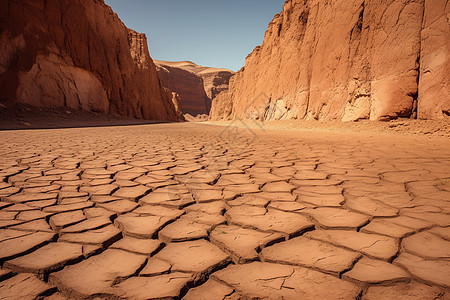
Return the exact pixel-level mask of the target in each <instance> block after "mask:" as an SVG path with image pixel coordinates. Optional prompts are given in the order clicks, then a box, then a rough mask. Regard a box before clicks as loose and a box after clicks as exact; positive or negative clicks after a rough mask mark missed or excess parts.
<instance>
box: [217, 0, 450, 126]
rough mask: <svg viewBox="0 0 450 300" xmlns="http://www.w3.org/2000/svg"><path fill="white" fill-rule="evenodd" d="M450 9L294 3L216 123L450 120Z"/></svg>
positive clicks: (366, 1) (391, 1)
mask: <svg viewBox="0 0 450 300" xmlns="http://www.w3.org/2000/svg"><path fill="white" fill-rule="evenodd" d="M449 18H450V5H449V4H448V1H446V0H332V1H330V0H287V1H286V2H285V4H284V7H283V11H282V12H281V13H280V14H278V15H276V16H275V17H274V19H273V21H272V22H271V23H270V24H269V28H268V30H267V32H266V35H265V38H264V42H263V44H262V46H258V47H256V48H255V50H254V51H253V52H252V53H251V54H250V55H249V56H248V57H247V59H246V62H245V67H244V68H243V69H241V70H240V71H239V72H238V73H237V74H236V75H235V76H234V77H233V78H232V79H231V81H230V89H229V91H228V92H225V93H221V94H220V95H219V96H218V97H217V98H216V99H215V100H214V101H213V104H212V110H211V113H210V118H211V119H213V120H220V119H246V118H247V119H259V120H281V119H316V120H342V121H355V120H360V119H370V120H383V119H392V118H398V117H408V118H410V117H411V118H416V117H418V118H423V119H440V118H447V117H448V116H449V115H450V90H449V82H450V67H449V66H450V63H449V57H448V53H449V45H450V36H449V23H448V19H449Z"/></svg>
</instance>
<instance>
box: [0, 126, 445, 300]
mask: <svg viewBox="0 0 450 300" xmlns="http://www.w3.org/2000/svg"><path fill="white" fill-rule="evenodd" d="M0 140H1V141H2V147H1V148H0V178H1V182H0V197H1V202H0V263H1V266H2V268H1V270H0V280H1V281H0V299H8V298H9V299H16V298H21V299H33V298H36V297H43V298H45V299H66V298H67V299H73V298H74V299H84V298H107V299H111V298H131V299H172V298H174V299H177V298H183V299H249V298H250V299H252V298H263V299H281V298H283V299H356V298H359V299H361V298H362V299H449V297H450V250H449V249H450V147H449V146H450V143H449V140H448V138H446V137H442V136H431V137H430V136H424V135H403V134H399V133H397V134H389V133H373V134H367V133H364V132H363V133H356V132H354V133H349V134H344V133H342V132H339V131H335V132H333V131H325V130H324V131H318V130H316V131H299V130H292V131H282V130H262V129H255V128H252V127H251V126H248V127H245V126H241V127H240V128H239V127H236V126H211V125H200V124H155V125H142V126H130V127H109V128H82V129H57V130H34V131H4V132H0Z"/></svg>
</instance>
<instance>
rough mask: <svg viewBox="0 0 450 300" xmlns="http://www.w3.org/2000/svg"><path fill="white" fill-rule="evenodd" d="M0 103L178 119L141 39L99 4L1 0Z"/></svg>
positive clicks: (93, 1)
mask: <svg viewBox="0 0 450 300" xmlns="http://www.w3.org/2000/svg"><path fill="white" fill-rule="evenodd" d="M0 33H1V34H0V90H1V96H0V97H1V98H0V102H2V103H6V104H14V103H18V102H20V103H26V104H31V105H34V106H38V107H63V106H65V107H70V108H74V109H83V110H88V111H95V112H102V113H109V114H119V115H123V116H127V117H136V118H145V119H156V120H171V121H177V120H182V119H183V117H182V115H181V112H180V111H177V110H176V106H177V103H176V98H175V97H174V96H173V94H172V92H171V91H169V90H167V89H166V88H164V87H162V86H161V84H160V82H159V80H158V75H157V72H156V68H155V65H154V64H153V61H152V59H151V58H150V55H149V52H148V48H147V40H146V37H145V35H144V34H140V33H137V32H135V31H133V30H131V29H128V28H127V27H126V26H125V25H124V24H123V23H122V22H121V20H120V19H119V18H118V16H117V15H116V14H115V13H114V12H113V11H112V10H111V8H110V7H109V6H107V5H106V4H104V2H103V1H102V0H80V1H70V0H46V1H44V0H20V1H19V0H0Z"/></svg>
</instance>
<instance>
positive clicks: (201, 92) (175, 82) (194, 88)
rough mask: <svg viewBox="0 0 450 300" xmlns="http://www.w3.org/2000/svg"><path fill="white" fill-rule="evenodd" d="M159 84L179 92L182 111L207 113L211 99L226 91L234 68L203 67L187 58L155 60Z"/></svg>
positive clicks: (192, 113) (196, 113)
mask: <svg viewBox="0 0 450 300" xmlns="http://www.w3.org/2000/svg"><path fill="white" fill-rule="evenodd" d="M155 64H156V68H157V70H158V74H159V77H160V78H161V81H162V84H163V85H164V86H165V87H167V88H169V89H170V90H172V91H174V92H176V93H178V94H179V95H180V101H181V107H182V111H183V113H187V114H190V115H193V116H196V115H198V114H209V111H210V109H211V101H212V100H213V99H214V98H215V97H216V96H217V95H218V94H219V93H220V92H222V91H226V90H228V84H229V81H230V78H231V77H232V76H233V75H234V72H233V71H230V70H227V69H218V68H212V67H204V66H199V65H197V64H194V63H193V62H190V61H180V62H170V61H158V60H155Z"/></svg>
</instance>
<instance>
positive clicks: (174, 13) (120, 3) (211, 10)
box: [105, 0, 284, 71]
mask: <svg viewBox="0 0 450 300" xmlns="http://www.w3.org/2000/svg"><path fill="white" fill-rule="evenodd" d="M105 2H106V4H108V5H109V6H111V7H112V9H113V10H114V11H115V12H116V13H117V14H118V15H119V17H120V18H121V19H122V21H123V22H124V23H125V25H127V26H128V27H130V28H132V29H134V30H136V31H138V32H143V33H145V34H146V35H147V40H148V44H149V45H148V46H149V49H150V55H151V56H152V58H154V59H159V60H169V61H181V60H190V61H193V62H195V63H197V64H200V65H204V66H210V67H220V68H227V69H231V70H233V71H237V70H239V69H240V68H241V67H243V66H244V63H245V57H246V56H247V55H248V54H249V53H250V52H251V51H252V50H253V48H254V47H255V46H257V45H261V43H262V41H263V38H264V33H265V31H266V30H267V25H268V24H269V22H270V21H271V20H272V18H273V16H274V15H275V14H277V13H280V12H281V10H282V8H283V4H284V0H228V1H224V0H128V1H126V0H105Z"/></svg>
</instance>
